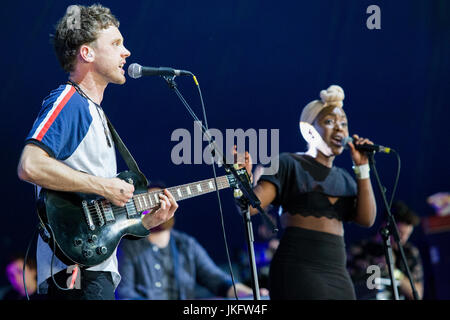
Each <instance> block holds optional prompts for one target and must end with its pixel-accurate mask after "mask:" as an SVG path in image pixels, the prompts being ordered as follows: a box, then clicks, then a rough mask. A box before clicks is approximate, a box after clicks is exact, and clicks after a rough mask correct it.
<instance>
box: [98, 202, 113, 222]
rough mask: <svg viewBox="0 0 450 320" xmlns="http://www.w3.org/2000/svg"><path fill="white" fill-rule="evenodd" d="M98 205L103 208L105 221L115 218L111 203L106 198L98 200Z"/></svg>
mask: <svg viewBox="0 0 450 320" xmlns="http://www.w3.org/2000/svg"><path fill="white" fill-rule="evenodd" d="M100 205H101V207H102V209H103V213H104V214H105V220H106V222H107V223H108V222H111V221H114V220H116V218H115V217H114V213H113V210H112V207H111V203H109V202H108V201H107V200H103V201H102V202H100Z"/></svg>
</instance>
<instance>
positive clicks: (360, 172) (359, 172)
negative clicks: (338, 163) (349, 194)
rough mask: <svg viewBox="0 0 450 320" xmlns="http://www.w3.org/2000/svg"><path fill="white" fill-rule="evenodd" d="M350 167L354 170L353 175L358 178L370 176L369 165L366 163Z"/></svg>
mask: <svg viewBox="0 0 450 320" xmlns="http://www.w3.org/2000/svg"><path fill="white" fill-rule="evenodd" d="M352 168H353V171H355V175H356V178H357V179H358V180H362V179H368V178H369V177H370V174H369V171H370V166H369V164H368V163H366V164H363V165H361V166H353V167H352Z"/></svg>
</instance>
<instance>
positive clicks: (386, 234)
mask: <svg viewBox="0 0 450 320" xmlns="http://www.w3.org/2000/svg"><path fill="white" fill-rule="evenodd" d="M374 154H375V152H374V151H373V152H371V153H369V154H368V155H369V164H370V167H371V169H372V170H373V171H374V173H375V178H376V180H377V184H378V188H379V189H380V192H381V196H382V198H383V203H384V206H385V207H386V215H387V217H386V221H387V223H386V226H385V227H383V228H381V229H380V234H381V237H382V239H383V246H384V253H385V256H386V264H387V267H388V271H389V277H390V279H391V290H392V295H393V297H394V300H399V295H398V288H397V283H396V281H395V278H394V259H393V255H392V246H391V240H390V237H391V235H392V236H393V237H394V240H395V242H396V243H397V246H398V248H399V251H400V257H401V259H402V262H403V265H404V266H405V269H406V275H407V277H408V279H409V282H410V284H411V288H412V291H413V296H414V300H419V297H418V294H417V291H416V287H415V285H414V282H413V280H412V276H411V271H410V270H409V266H408V263H407V262H406V257H405V252H404V251H403V246H402V244H401V242H400V235H399V232H398V228H397V224H396V222H395V218H394V216H393V215H392V213H391V208H390V205H389V204H388V202H387V199H386V194H385V192H386V189H385V188H384V187H383V186H382V184H381V181H380V177H379V176H378V172H377V168H376V166H375V159H374Z"/></svg>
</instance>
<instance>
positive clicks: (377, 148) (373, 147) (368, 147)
mask: <svg viewBox="0 0 450 320" xmlns="http://www.w3.org/2000/svg"><path fill="white" fill-rule="evenodd" d="M349 142H353V138H352V137H345V138H344V139H342V141H341V143H342V145H343V146H344V148H345V149H348V143H349ZM355 149H356V150H358V151H364V152H383V153H390V152H391V148H388V147H384V146H381V145H378V144H355Z"/></svg>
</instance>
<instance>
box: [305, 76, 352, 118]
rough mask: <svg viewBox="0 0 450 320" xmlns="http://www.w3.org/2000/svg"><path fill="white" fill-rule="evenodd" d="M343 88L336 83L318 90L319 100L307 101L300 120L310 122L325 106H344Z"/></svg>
mask: <svg viewBox="0 0 450 320" xmlns="http://www.w3.org/2000/svg"><path fill="white" fill-rule="evenodd" d="M344 98H345V94H344V89H342V88H341V87H340V86H338V85H331V86H329V87H328V89H327V90H322V91H320V100H313V101H311V102H310V103H308V104H307V105H306V106H305V107H304V108H303V111H302V114H301V115H300V122H306V123H309V124H312V123H313V122H314V120H316V118H317V116H318V115H319V113H320V112H321V111H322V110H323V109H325V108H326V107H339V108H342V107H343V106H344V102H343V101H344Z"/></svg>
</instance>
